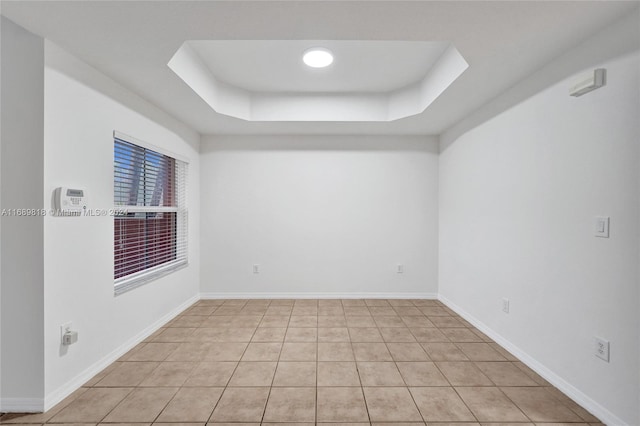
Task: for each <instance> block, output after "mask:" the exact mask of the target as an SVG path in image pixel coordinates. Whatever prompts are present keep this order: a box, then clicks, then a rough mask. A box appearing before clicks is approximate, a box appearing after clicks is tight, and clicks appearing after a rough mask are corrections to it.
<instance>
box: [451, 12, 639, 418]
mask: <svg viewBox="0 0 640 426" xmlns="http://www.w3.org/2000/svg"><path fill="white" fill-rule="evenodd" d="M635 25H636V26H637V20H636V21H635ZM635 43H636V46H637V37H636V42H635ZM585 47H587V48H593V50H594V51H596V50H598V46H596V45H591V46H589V45H585V46H583V47H582V48H583V51H585V52H588V50H585V49H584V48H585ZM636 48H637V47H636ZM596 67H604V68H606V69H607V73H608V82H607V85H606V87H604V88H602V89H600V90H598V91H595V92H592V93H590V94H588V95H585V96H583V97H580V98H573V97H570V96H569V95H568V88H569V87H570V86H572V85H573V84H575V82H576V81H579V80H580V77H581V76H582V75H583V74H584V73H585V72H588V71H590V70H592V69H593V68H596ZM638 68H639V56H638V53H637V52H635V53H633V54H627V55H624V56H621V57H618V58H616V59H612V60H608V61H605V62H600V63H598V62H594V63H593V64H592V66H590V67H588V68H586V69H584V70H583V71H584V72H577V73H573V74H572V75H571V76H570V77H568V78H565V79H561V80H556V83H555V84H552V85H550V86H549V87H547V88H546V89H544V90H542V91H540V92H539V93H537V94H535V95H534V96H532V97H531V98H529V99H526V100H525V101H523V102H522V103H520V104H518V105H516V106H514V107H512V108H510V109H508V110H506V111H505V112H503V113H501V114H499V115H497V116H495V117H493V118H490V119H488V120H487V121H485V122H483V123H481V124H479V125H478V126H477V127H476V128H474V129H472V130H470V131H469V132H467V133H466V134H463V135H462V136H460V137H457V139H454V140H447V136H448V135H445V137H444V139H443V140H445V141H446V143H445V144H443V150H442V152H441V155H440V215H439V217H440V277H439V285H440V287H439V290H440V293H441V295H442V297H443V298H444V300H445V301H446V302H447V303H449V304H450V305H451V306H453V307H455V308H456V309H458V310H459V311H460V312H463V313H464V314H465V315H468V316H469V318H472V319H474V320H475V322H476V323H477V324H479V325H481V326H482V327H483V328H484V329H485V330H487V331H488V332H490V333H491V335H492V336H494V338H496V339H498V340H499V341H502V342H503V343H505V342H506V343H507V344H509V345H510V347H511V348H512V349H513V350H515V351H516V352H517V353H518V354H519V355H521V356H523V357H524V359H525V361H528V362H530V363H531V364H533V365H534V366H536V367H537V368H538V369H539V371H541V372H542V373H543V374H544V375H546V376H547V377H548V378H549V379H550V380H552V381H553V382H554V383H555V384H557V385H559V386H560V387H561V388H562V389H563V390H565V391H567V392H569V394H570V395H571V396H573V397H575V398H577V399H578V400H579V401H578V402H581V403H583V404H584V405H586V406H587V407H588V408H590V409H591V410H592V411H593V412H594V414H596V415H599V416H600V418H601V419H602V420H604V421H605V422H608V423H609V424H621V423H623V422H626V423H627V424H630V425H637V424H640V416H639V413H638V402H639V389H638V387H639V380H638V371H639V369H640V363H639V361H640V352H639V348H638V344H639V342H638V339H639V336H640V330H639V327H638V321H639V314H638V312H639V311H640V309H639V307H640V306H639V293H638V287H639V283H640V278H639V270H638V248H639V245H640V237H639V220H638V218H639V217H640V209H639V204H640V183H639V180H640V175H639V169H640V168H639V167H638V166H639V161H640V147H639V143H640V131H639V127H638V117H640V99H639V90H640V87H639V81H640V73H639V69H638ZM595 216H610V217H611V238H609V239H603V238H596V237H594V235H593V233H594V217H595ZM503 297H506V298H509V299H510V302H511V312H510V313H509V314H504V313H503V312H502V311H501V298H503ZM594 336H601V337H603V338H605V339H608V340H610V341H611V362H610V363H606V362H604V361H602V360H600V359H598V358H596V357H595V356H594V354H593V352H594V349H593V348H594V340H593V339H594Z"/></svg>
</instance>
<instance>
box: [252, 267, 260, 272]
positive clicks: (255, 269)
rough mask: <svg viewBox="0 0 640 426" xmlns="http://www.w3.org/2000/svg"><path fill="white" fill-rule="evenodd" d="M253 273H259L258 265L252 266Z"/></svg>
mask: <svg viewBox="0 0 640 426" xmlns="http://www.w3.org/2000/svg"><path fill="white" fill-rule="evenodd" d="M253 273H254V274H259V273H260V265H253Z"/></svg>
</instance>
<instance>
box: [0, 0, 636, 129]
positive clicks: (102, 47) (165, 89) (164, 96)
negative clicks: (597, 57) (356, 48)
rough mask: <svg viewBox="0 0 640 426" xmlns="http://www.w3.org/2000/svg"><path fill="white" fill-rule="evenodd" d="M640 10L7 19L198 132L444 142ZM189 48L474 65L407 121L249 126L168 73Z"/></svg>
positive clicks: (118, 5) (573, 5) (207, 11)
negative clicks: (345, 51)
mask: <svg viewBox="0 0 640 426" xmlns="http://www.w3.org/2000/svg"><path fill="white" fill-rule="evenodd" d="M637 7H638V2H636V1H513V2H509V1H505V2H498V1H467V2H459V1H407V2H404V1H349V2H343V1H278V2H275V1H255V2H249V1H239V0H236V1H221V2H217V1H183V0H176V1H81V2H78V1H55V0H53V1H52V0H49V1H11V0H3V1H2V14H3V15H5V16H6V17H8V18H9V19H11V20H13V21H14V22H16V23H18V24H20V25H22V26H24V27H25V28H27V29H29V30H30V31H32V32H34V33H36V34H39V35H41V36H43V37H46V38H48V39H50V40H51V41H53V42H54V43H56V44H58V45H59V46H61V47H63V48H64V49H66V50H67V51H69V52H70V53H72V54H74V55H75V56H77V57H79V58H80V59H82V60H84V61H85V62H87V63H89V64H90V65H92V66H94V67H95V68H97V69H99V70H100V71H102V72H104V73H105V74H107V75H108V76H110V77H111V78H113V79H114V80H116V81H118V82H119V83H121V84H122V85H124V86H125V87H128V88H130V89H131V90H133V91H135V92H137V93H138V94H140V95H141V96H142V97H144V98H146V99H147V100H149V101H151V102H153V103H155V104H156V105H158V106H159V107H160V108H162V109H164V110H165V111H167V112H168V113H170V114H172V115H173V116H175V117H177V118H178V119H180V120H182V121H183V122H184V123H186V124H188V125H190V126H191V127H193V128H194V129H196V130H197V131H199V132H200V133H202V134H440V133H442V132H443V131H444V130H446V129H447V128H449V127H451V126H452V125H454V124H455V123H457V122H458V121H460V120H461V119H463V118H464V117H466V116H467V115H469V114H470V113H472V112H473V111H475V110H476V109H478V108H479V107H481V106H482V105H483V104H485V103H487V102H489V101H490V100H492V99H493V98H495V97H496V96H497V95H499V94H500V93H502V92H503V91H505V90H506V89H508V88H509V87H511V86H513V85H514V84H516V83H517V82H518V81H520V80H522V79H523V78H525V77H526V76H528V75H530V74H531V73H532V72H534V71H536V70H538V69H540V68H541V67H542V66H544V65H545V64H546V63H548V62H549V61H551V60H552V59H554V58H556V57H558V56H559V55H561V54H562V53H563V52H565V51H566V50H568V49H570V48H571V47H573V46H575V45H577V44H578V43H579V42H580V41H581V40H583V39H584V38H586V37H587V36H589V35H591V34H594V33H595V32H597V31H598V30H600V29H602V28H604V27H606V26H607V25H609V24H611V23H613V22H614V21H616V20H617V19H620V18H622V17H624V16H625V15H626V14H627V13H629V12H630V11H631V10H632V9H634V8H637ZM187 40H382V41H445V42H450V43H452V44H453V45H454V46H455V47H456V48H457V49H458V51H459V52H460V53H461V54H462V56H463V57H464V58H465V60H466V61H467V62H468V63H469V68H468V69H467V70H466V71H465V72H464V74H462V76H460V77H459V78H458V79H457V80H456V81H455V82H454V83H453V84H452V85H451V86H450V87H449V89H447V90H446V91H445V92H444V93H443V94H442V95H440V96H439V97H438V98H437V99H436V100H435V101H434V102H433V103H432V104H431V105H430V106H429V108H427V109H426V110H425V112H423V113H422V114H418V115H415V116H412V117H408V118H405V119H400V120H395V121H392V122H382V123H376V122H371V123H366V122H349V123H341V122H322V123H315V122H314V123H310V122H248V121H245V120H241V119H238V118H233V117H228V116H225V115H222V114H218V113H216V112H215V111H213V110H212V109H211V108H210V107H209V105H208V104H207V103H206V102H204V101H203V100H202V99H201V98H200V97H199V96H198V95H196V94H195V93H194V92H193V91H192V90H191V89H190V88H189V87H188V86H187V85H186V84H185V83H184V82H183V81H182V80H181V79H179V78H178V77H177V76H176V75H175V74H174V73H173V72H172V71H171V70H170V69H169V68H168V67H167V65H166V64H167V63H168V61H169V60H170V59H171V57H172V56H173V54H174V53H175V52H176V51H177V50H178V48H179V47H180V46H181V45H182V44H183V43H184V42H185V41H187ZM255 68H256V70H257V71H260V66H256V67H255ZM225 72H230V73H233V70H231V71H225ZM242 78H243V79H248V80H251V77H250V76H249V77H247V76H244V77H242ZM254 84H273V85H275V84H278V82H277V81H273V82H271V83H265V82H264V81H263V82H258V81H257V80H256V82H255V83H254Z"/></svg>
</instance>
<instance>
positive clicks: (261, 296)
mask: <svg viewBox="0 0 640 426" xmlns="http://www.w3.org/2000/svg"><path fill="white" fill-rule="evenodd" d="M200 298H201V299H437V298H438V293H364V292H363V293H307V292H305V293H275V292H274V293H271V292H269V293H200Z"/></svg>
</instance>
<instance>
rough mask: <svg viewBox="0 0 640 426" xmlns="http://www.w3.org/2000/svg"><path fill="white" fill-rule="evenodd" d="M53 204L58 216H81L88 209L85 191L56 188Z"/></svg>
mask: <svg viewBox="0 0 640 426" xmlns="http://www.w3.org/2000/svg"><path fill="white" fill-rule="evenodd" d="M53 204H54V209H55V212H56V215H57V216H80V215H81V214H82V211H83V210H84V209H86V208H87V199H86V196H85V191H84V190H83V189H72V188H65V187H61V188H56V189H55V191H54V193H53Z"/></svg>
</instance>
